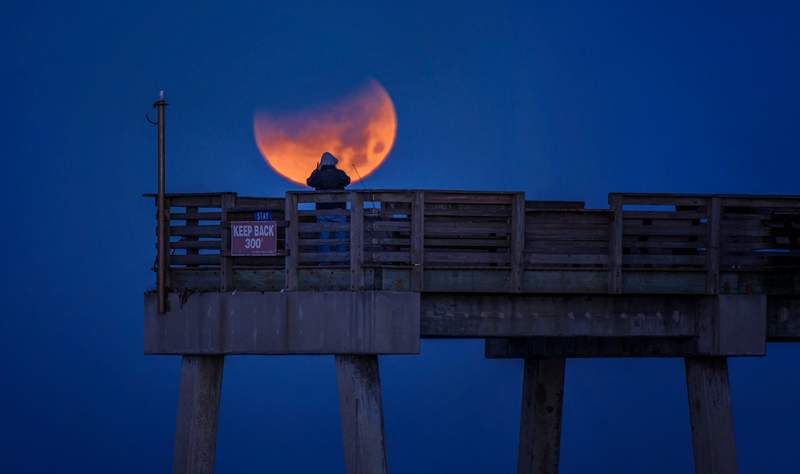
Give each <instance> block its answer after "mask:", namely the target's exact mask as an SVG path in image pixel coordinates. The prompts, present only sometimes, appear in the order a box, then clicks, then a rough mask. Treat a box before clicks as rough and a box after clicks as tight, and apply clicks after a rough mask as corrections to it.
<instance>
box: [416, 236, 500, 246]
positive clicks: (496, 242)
mask: <svg viewBox="0 0 800 474" xmlns="http://www.w3.org/2000/svg"><path fill="white" fill-rule="evenodd" d="M510 246H511V240H509V238H508V237H506V236H504V237H499V238H496V239H470V238H464V239H459V238H442V239H439V238H435V237H430V238H427V239H425V247H456V248H458V247H489V248H504V247H510Z"/></svg>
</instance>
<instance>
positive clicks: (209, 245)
mask: <svg viewBox="0 0 800 474" xmlns="http://www.w3.org/2000/svg"><path fill="white" fill-rule="evenodd" d="M169 248H172V249H220V248H222V241H221V240H179V241H178V242H170V243H169Z"/></svg>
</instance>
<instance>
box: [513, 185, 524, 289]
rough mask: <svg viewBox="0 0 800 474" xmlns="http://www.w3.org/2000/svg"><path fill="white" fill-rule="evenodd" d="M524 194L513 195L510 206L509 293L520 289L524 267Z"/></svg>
mask: <svg viewBox="0 0 800 474" xmlns="http://www.w3.org/2000/svg"><path fill="white" fill-rule="evenodd" d="M524 250H525V193H515V194H514V200H513V202H512V205H511V280H510V284H511V291H513V292H517V291H520V290H521V289H522V275H523V268H524V266H525V255H524V253H523V252H524Z"/></svg>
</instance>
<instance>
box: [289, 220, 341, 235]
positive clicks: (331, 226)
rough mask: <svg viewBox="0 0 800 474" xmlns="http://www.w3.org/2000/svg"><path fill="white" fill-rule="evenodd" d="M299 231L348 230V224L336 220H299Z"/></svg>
mask: <svg viewBox="0 0 800 474" xmlns="http://www.w3.org/2000/svg"><path fill="white" fill-rule="evenodd" d="M299 229H300V232H301V233H302V232H321V231H328V232H336V231H348V230H350V224H348V223H346V222H345V223H337V222H300V223H299Z"/></svg>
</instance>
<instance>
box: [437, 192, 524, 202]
mask: <svg viewBox="0 0 800 474" xmlns="http://www.w3.org/2000/svg"><path fill="white" fill-rule="evenodd" d="M425 194H426V195H425V202H429V203H432V204H433V203H447V204H459V203H464V204H508V205H510V204H511V202H512V201H513V193H482V192H474V191H467V192H460V193H457V192H450V191H426V192H425Z"/></svg>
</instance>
